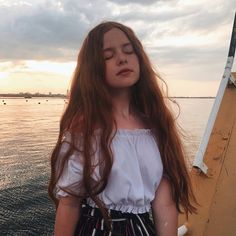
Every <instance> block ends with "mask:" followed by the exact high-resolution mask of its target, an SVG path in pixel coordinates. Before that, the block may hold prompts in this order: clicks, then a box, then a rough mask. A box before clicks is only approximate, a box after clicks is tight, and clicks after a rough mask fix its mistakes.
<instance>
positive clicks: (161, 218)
mask: <svg viewBox="0 0 236 236" xmlns="http://www.w3.org/2000/svg"><path fill="white" fill-rule="evenodd" d="M152 212H153V219H154V223H155V228H156V233H157V235H158V236H176V235H177V231H178V211H177V209H176V205H175V201H174V200H173V198H172V193H171V186H170V183H169V180H168V179H167V178H165V177H163V178H162V180H161V182H160V185H159V186H158V188H157V190H156V193H155V198H154V200H153V201H152Z"/></svg>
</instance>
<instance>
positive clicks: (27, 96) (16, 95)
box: [0, 93, 215, 99]
mask: <svg viewBox="0 0 236 236" xmlns="http://www.w3.org/2000/svg"><path fill="white" fill-rule="evenodd" d="M0 97H1V98H9V97H11V98H26V99H31V98H34V97H36V98H40V97H43V98H67V96H66V95H65V94H29V93H22V94H15V93H7V94H0ZM170 98H191V99H193V98H195V99H197V98H199V99H215V97H212V96H202V97H200V96H173V97H170Z"/></svg>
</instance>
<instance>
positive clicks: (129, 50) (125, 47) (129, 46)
mask: <svg viewBox="0 0 236 236" xmlns="http://www.w3.org/2000/svg"><path fill="white" fill-rule="evenodd" d="M122 50H123V52H124V53H126V54H132V53H133V52H134V49H133V46H132V44H131V43H127V44H124V45H123V47H122Z"/></svg>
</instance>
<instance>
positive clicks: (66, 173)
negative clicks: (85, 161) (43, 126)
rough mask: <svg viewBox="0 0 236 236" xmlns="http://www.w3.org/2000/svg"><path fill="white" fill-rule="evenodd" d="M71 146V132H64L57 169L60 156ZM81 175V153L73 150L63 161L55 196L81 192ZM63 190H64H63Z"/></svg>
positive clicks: (58, 164) (58, 163)
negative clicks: (65, 160)
mask: <svg viewBox="0 0 236 236" xmlns="http://www.w3.org/2000/svg"><path fill="white" fill-rule="evenodd" d="M70 146H71V134H70V133H66V134H65V135H64V137H63V140H62V143H61V147H60V151H59V154H58V159H57V160H58V162H57V170H58V171H59V168H60V164H61V162H62V161H61V160H62V158H63V157H64V156H65V155H66V153H68V151H69V149H70ZM82 175H83V165H82V158H81V153H80V152H79V151H78V150H73V151H72V152H71V154H70V156H69V158H68V161H67V162H66V163H65V165H64V168H63V171H62V174H61V176H60V178H59V179H58V181H57V184H56V197H57V198H61V197H66V196H68V195H70V193H73V194H79V193H80V192H81V189H80V188H81V180H82ZM64 190H65V191H64Z"/></svg>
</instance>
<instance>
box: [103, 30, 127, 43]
mask: <svg viewBox="0 0 236 236" xmlns="http://www.w3.org/2000/svg"><path fill="white" fill-rule="evenodd" d="M126 43H130V40H129V39H128V37H127V36H126V34H125V33H124V32H123V31H122V30H120V29H118V28H113V29H111V30H109V31H107V32H106V33H105V34H104V36H103V48H108V47H116V46H120V45H123V44H126Z"/></svg>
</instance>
